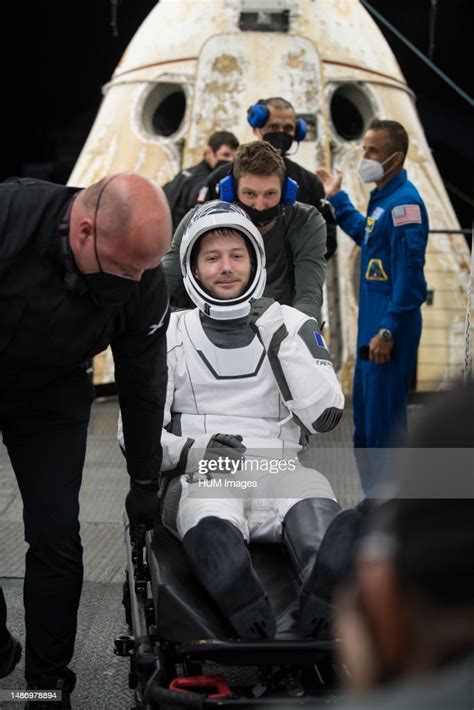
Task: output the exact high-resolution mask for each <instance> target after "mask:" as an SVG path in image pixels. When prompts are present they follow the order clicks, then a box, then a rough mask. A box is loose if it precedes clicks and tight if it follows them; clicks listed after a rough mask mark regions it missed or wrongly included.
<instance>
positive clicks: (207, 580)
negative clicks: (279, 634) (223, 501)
mask: <svg viewBox="0 0 474 710" xmlns="http://www.w3.org/2000/svg"><path fill="white" fill-rule="evenodd" d="M183 547H184V550H185V552H186V555H187V557H188V559H189V560H190V562H191V565H192V568H193V571H194V574H195V575H196V577H197V578H198V579H199V581H200V582H201V584H202V585H203V587H204V588H205V589H206V591H207V592H208V594H209V595H210V596H211V597H212V599H213V600H214V601H215V603H216V604H217V606H218V607H219V609H220V610H221V612H222V614H223V615H224V616H225V617H226V619H228V621H229V622H230V623H231V625H232V627H233V628H234V630H235V631H236V632H237V634H238V636H239V638H243V639H255V638H271V637H273V636H274V635H275V627H276V623H275V617H274V616H273V612H272V610H271V607H270V604H269V602H268V599H267V596H266V594H265V591H264V589H263V587H262V585H261V584H260V581H259V579H258V577H257V575H256V573H255V570H254V569H253V566H252V561H251V559H250V554H249V552H248V550H247V547H246V545H245V541H244V538H243V536H242V534H241V532H240V531H239V530H238V529H237V528H236V527H235V526H234V525H232V523H230V522H228V521H227V520H222V519H221V518H217V517H211V516H210V517H207V518H203V519H202V520H200V521H199V523H198V524H197V525H196V526H195V527H194V528H191V530H188V532H187V533H186V534H185V536H184V538H183Z"/></svg>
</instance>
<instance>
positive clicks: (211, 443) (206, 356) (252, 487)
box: [161, 201, 344, 638]
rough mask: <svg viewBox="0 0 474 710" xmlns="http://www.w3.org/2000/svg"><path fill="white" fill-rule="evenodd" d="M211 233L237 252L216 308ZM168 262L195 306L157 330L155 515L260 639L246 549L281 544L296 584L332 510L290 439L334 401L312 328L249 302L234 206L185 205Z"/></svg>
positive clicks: (243, 629) (336, 389)
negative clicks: (190, 209) (175, 258)
mask: <svg viewBox="0 0 474 710" xmlns="http://www.w3.org/2000/svg"><path fill="white" fill-rule="evenodd" d="M216 230H217V231H216ZM220 230H224V232H225V230H233V231H234V233H236V236H237V240H238V241H239V242H241V243H242V244H244V243H245V247H246V249H247V250H248V253H249V255H250V261H249V271H248V273H247V276H246V278H245V282H244V286H243V288H242V289H241V290H242V292H240V293H239V294H238V295H236V294H235V293H234V295H233V297H232V298H226V299H222V298H218V297H216V294H215V293H213V292H212V289H211V290H210V287H209V288H207V287H206V285H205V284H204V283H203V282H202V281H201V279H200V278H199V276H198V273H199V269H198V268H197V267H196V260H198V261H197V263H198V264H199V263H200V262H199V259H201V258H202V259H204V258H205V259H208V255H207V252H206V251H205V254H204V256H202V255H201V252H200V251H199V250H200V249H201V248H202V247H201V246H200V245H201V244H203V243H205V242H203V239H204V237H205V236H206V237H208V236H212V235H217V237H216V239H217V242H216V244H217V252H216V250H214V248H213V250H212V252H211V253H210V257H209V260H210V263H211V266H212V268H213V269H214V272H216V268H217V272H216V273H218V274H223V276H222V277H219V276H218V277H217V278H221V281H219V283H220V284H221V285H222V279H223V282H224V286H225V287H226V288H232V284H233V279H234V276H233V266H232V263H230V265H229V260H227V261H226V260H225V258H224V257H223V259H222V268H221V267H220V266H217V267H215V266H214V263H215V261H216V260H219V259H220V253H219V245H220V244H222V245H225V244H226V243H228V244H230V243H231V242H229V236H221V237H220V241H219V234H222V232H221V231H220ZM226 239H227V242H226V241H225V240H226ZM244 251H245V250H244ZM197 252H198V256H196V253H197ZM216 254H217V255H216ZM240 256H242V255H240ZM239 258H240V257H239ZM180 261H181V268H182V271H183V277H184V284H185V287H186V289H187V291H188V293H189V295H190V297H191V299H192V300H193V301H194V303H196V305H197V306H198V308H196V309H193V310H187V311H180V312H174V313H173V314H172V315H171V320H170V324H169V327H168V331H167V340H168V343H167V345H168V389H167V398H166V407H165V420H164V424H165V427H166V428H165V429H164V430H163V432H162V439H161V442H162V446H163V464H162V472H163V478H164V480H165V481H166V492H165V495H164V499H163V506H162V520H163V523H164V524H165V526H166V527H168V528H169V529H170V530H171V531H172V532H173V533H174V534H175V535H177V536H178V537H179V538H180V539H182V541H183V545H184V549H185V552H186V554H187V556H188V557H189V559H190V561H191V564H192V566H193V569H194V571H195V573H196V575H197V576H198V578H199V579H200V581H201V583H202V584H203V585H204V586H205V587H206V589H207V590H208V592H209V594H210V595H211V596H212V597H213V598H214V600H215V601H216V603H217V605H218V606H219V607H220V609H221V611H222V612H223V614H224V615H225V616H226V617H227V618H228V620H229V621H230V623H231V624H232V626H233V628H234V629H235V631H236V632H237V633H238V635H239V636H241V637H247V638H249V637H250V638H252V637H256V636H273V635H274V632H275V619H274V617H273V613H272V611H271V609H270V607H269V604H268V601H267V598H266V596H265V593H264V591H263V589H262V587H261V585H260V582H259V580H258V577H257V576H256V574H255V571H254V570H253V568H252V564H251V560H250V556H249V554H248V551H247V549H246V545H245V543H246V542H248V541H249V540H252V541H256V540H258V541H261V542H280V541H281V540H282V539H284V541H285V542H286V544H287V547H288V549H289V552H290V556H291V558H292V560H293V562H294V565H295V567H296V569H297V571H298V573H299V574H300V576H301V579H302V581H304V580H305V579H306V578H308V574H309V572H310V570H311V569H312V567H313V564H314V559H315V556H316V553H317V549H318V547H319V544H320V542H321V539H322V537H323V535H324V532H325V530H326V529H327V527H328V525H329V523H330V522H331V521H332V519H333V518H334V517H335V515H336V514H337V513H338V512H339V511H340V507H339V505H338V503H337V502H336V500H335V496H334V493H333V491H332V488H331V486H330V484H329V482H328V481H327V480H326V478H324V476H322V475H321V474H320V473H318V472H317V471H314V470H312V469H307V468H303V467H302V466H301V465H300V464H299V462H298V460H297V453H298V451H299V450H301V444H300V440H301V437H302V433H305V434H308V433H310V434H314V433H317V432H324V431H328V430H329V429H332V428H333V427H334V426H335V425H336V424H337V422H338V421H339V419H340V416H341V414H342V409H343V406H344V397H343V394H342V392H341V388H340V385H339V382H338V380H337V378H336V375H335V373H334V369H333V366H332V363H331V360H330V357H329V353H328V351H327V349H326V346H325V343H324V340H323V338H322V336H321V334H320V333H319V330H318V326H317V323H316V321H314V320H312V319H311V318H308V317H307V316H306V315H305V314H303V313H301V312H299V311H297V310H295V309H294V308H291V307H289V306H281V305H280V304H278V303H276V302H274V301H273V300H271V299H262V298H260V297H261V295H262V292H263V288H264V285H265V276H266V272H265V251H264V247H263V242H262V237H261V235H260V232H259V231H258V229H257V228H256V227H255V226H254V225H253V224H252V222H251V221H250V220H249V218H248V216H247V215H246V214H245V213H244V212H243V210H241V209H240V208H239V207H238V206H236V205H234V204H228V203H225V202H219V201H215V202H211V203H207V204H206V205H204V206H203V207H202V208H200V209H199V210H197V211H196V213H195V215H194V217H193V220H192V221H191V222H190V224H189V227H188V229H187V231H186V233H185V235H184V237H183V240H182V244H181V253H180ZM231 261H232V260H230V262H231ZM224 262H225V263H224ZM238 268H239V267H237V269H238ZM237 279H238V276H236V277H235V280H237Z"/></svg>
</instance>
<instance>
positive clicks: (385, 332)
mask: <svg viewBox="0 0 474 710" xmlns="http://www.w3.org/2000/svg"><path fill="white" fill-rule="evenodd" d="M379 335H381V336H382V338H383V339H384V340H393V335H392V331H391V330H389V329H388V328H380V330H379Z"/></svg>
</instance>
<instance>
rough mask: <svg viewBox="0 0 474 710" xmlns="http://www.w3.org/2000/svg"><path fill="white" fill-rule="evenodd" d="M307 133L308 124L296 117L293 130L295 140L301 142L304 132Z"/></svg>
mask: <svg viewBox="0 0 474 710" xmlns="http://www.w3.org/2000/svg"><path fill="white" fill-rule="evenodd" d="M307 133H308V124H307V123H306V121H303V119H302V118H297V119H296V131H295V141H296V142H297V143H301V141H304V139H305V138H306V134H307Z"/></svg>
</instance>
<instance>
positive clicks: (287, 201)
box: [280, 175, 299, 205]
mask: <svg viewBox="0 0 474 710" xmlns="http://www.w3.org/2000/svg"><path fill="white" fill-rule="evenodd" d="M298 190H299V185H298V183H297V182H296V180H293V179H292V178H290V177H288V175H287V176H286V178H285V181H284V183H283V190H282V192H281V200H280V202H281V204H282V205H292V204H294V203H295V202H296V198H297V197H298Z"/></svg>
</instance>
